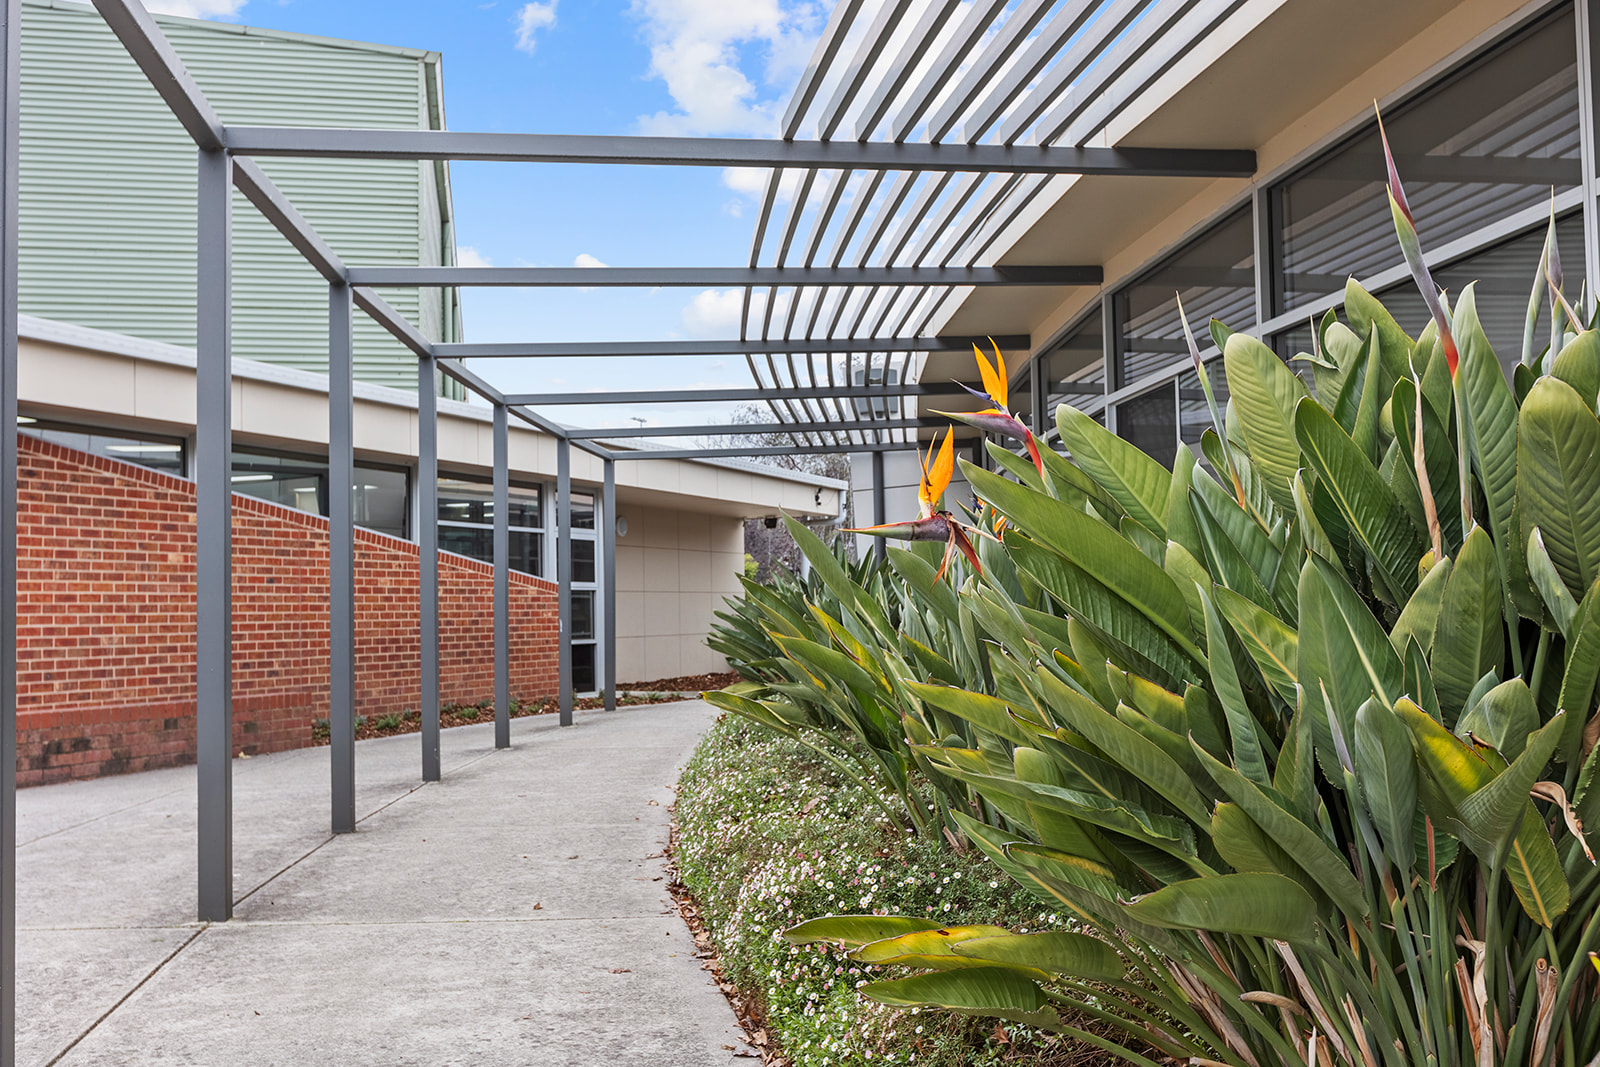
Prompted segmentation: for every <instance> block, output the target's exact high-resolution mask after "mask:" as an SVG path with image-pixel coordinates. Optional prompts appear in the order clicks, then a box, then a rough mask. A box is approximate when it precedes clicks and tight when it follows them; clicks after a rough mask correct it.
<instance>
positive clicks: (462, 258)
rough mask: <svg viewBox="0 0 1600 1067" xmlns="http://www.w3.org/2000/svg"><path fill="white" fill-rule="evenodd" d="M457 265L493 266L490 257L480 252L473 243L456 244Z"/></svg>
mask: <svg viewBox="0 0 1600 1067" xmlns="http://www.w3.org/2000/svg"><path fill="white" fill-rule="evenodd" d="M456 266H458V267H492V266H494V264H493V263H491V262H489V257H488V256H486V255H484V254H483V253H482V252H479V251H478V250H477V249H476V248H473V247H472V246H471V245H457V246H456Z"/></svg>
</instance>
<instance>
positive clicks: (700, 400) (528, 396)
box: [506, 382, 1105, 407]
mask: <svg viewBox="0 0 1600 1067" xmlns="http://www.w3.org/2000/svg"><path fill="white" fill-rule="evenodd" d="M969 384H970V386H971V388H973V389H977V390H978V391H980V392H981V391H982V390H983V386H982V385H981V384H979V383H978V382H971V383H969ZM1051 392H1053V393H1069V394H1073V395H1082V396H1100V395H1102V394H1103V393H1104V392H1105V390H1104V389H1103V388H1102V387H1101V386H1100V385H1099V384H1096V383H1090V384H1088V385H1084V384H1081V383H1078V382H1058V383H1056V384H1054V385H1052V386H1051ZM965 393H966V390H965V389H963V388H962V386H961V383H960V382H919V383H915V384H911V385H815V386H805V385H802V386H774V387H772V388H766V387H763V386H753V387H751V388H748V389H641V390H636V391H634V392H626V393H625V392H592V393H508V394H506V403H508V404H538V405H540V406H541V407H562V406H574V407H581V406H589V405H595V404H711V403H717V402H721V401H729V402H739V401H748V400H854V399H869V398H870V399H893V398H895V397H904V396H962V395H965Z"/></svg>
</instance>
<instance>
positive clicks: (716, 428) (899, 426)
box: [566, 417, 950, 452]
mask: <svg viewBox="0 0 1600 1067" xmlns="http://www.w3.org/2000/svg"><path fill="white" fill-rule="evenodd" d="M949 423H950V420H948V419H941V418H933V417H929V418H925V419H861V420H856V421H852V422H752V423H747V424H744V425H740V424H739V423H736V422H731V423H730V422H716V423H708V424H707V425H704V426H624V427H620V428H612V429H609V430H607V429H582V430H568V431H567V435H566V436H567V439H568V440H570V441H572V442H574V443H576V442H578V441H601V440H623V439H625V438H630V437H737V436H739V435H740V434H784V433H786V434H797V433H845V432H846V431H864V432H868V433H870V432H872V431H875V430H920V429H924V428H927V427H940V426H948V425H949ZM833 451H835V452H842V451H846V449H842V448H838V447H835V448H834V449H833Z"/></svg>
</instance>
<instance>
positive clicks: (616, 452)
mask: <svg viewBox="0 0 1600 1067" xmlns="http://www.w3.org/2000/svg"><path fill="white" fill-rule="evenodd" d="M919 447H921V446H920V445H919V443H918V442H916V441H869V442H866V443H863V444H850V443H848V442H847V443H845V444H837V445H793V446H790V445H783V446H781V447H767V446H764V445H763V446H761V447H758V448H648V449H646V448H641V449H637V450H627V449H612V450H611V456H610V458H612V459H614V460H617V461H618V462H623V461H626V460H630V459H746V458H749V457H751V456H831V455H833V454H835V453H839V452H906V451H910V450H911V449H914V448H919Z"/></svg>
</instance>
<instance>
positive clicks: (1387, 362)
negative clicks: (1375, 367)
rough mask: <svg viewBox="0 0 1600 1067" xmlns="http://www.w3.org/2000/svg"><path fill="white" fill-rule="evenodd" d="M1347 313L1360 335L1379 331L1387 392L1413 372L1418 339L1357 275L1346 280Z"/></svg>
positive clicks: (1379, 343)
mask: <svg viewBox="0 0 1600 1067" xmlns="http://www.w3.org/2000/svg"><path fill="white" fill-rule="evenodd" d="M1344 313H1345V314H1346V315H1348V316H1350V325H1351V327H1352V328H1353V329H1354V331H1355V333H1356V336H1358V337H1365V336H1367V335H1368V334H1369V333H1374V332H1375V333H1376V334H1377V338H1378V351H1379V353H1380V365H1381V367H1382V372H1383V376H1384V379H1385V381H1384V383H1383V386H1384V388H1383V392H1384V394H1385V395H1387V394H1388V393H1389V392H1390V391H1391V390H1392V389H1393V388H1394V382H1395V381H1396V380H1397V379H1399V378H1402V377H1404V376H1406V375H1407V374H1410V373H1411V367H1410V363H1411V351H1412V349H1413V348H1415V347H1416V342H1414V341H1412V340H1411V337H1410V335H1409V334H1407V333H1406V332H1405V331H1404V330H1402V329H1401V328H1400V324H1399V323H1397V322H1396V321H1395V320H1394V316H1393V315H1391V314H1389V309H1388V308H1386V307H1384V306H1383V303H1382V302H1381V301H1380V300H1378V298H1377V297H1375V296H1373V295H1372V294H1371V293H1369V292H1367V291H1366V290H1365V289H1364V288H1362V287H1361V285H1360V283H1358V282H1357V281H1356V280H1355V279H1354V278H1351V279H1350V280H1349V281H1347V282H1345V286H1344Z"/></svg>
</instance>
